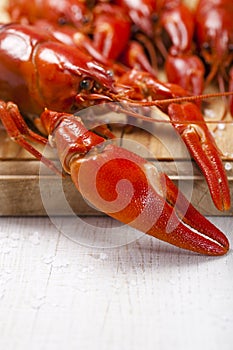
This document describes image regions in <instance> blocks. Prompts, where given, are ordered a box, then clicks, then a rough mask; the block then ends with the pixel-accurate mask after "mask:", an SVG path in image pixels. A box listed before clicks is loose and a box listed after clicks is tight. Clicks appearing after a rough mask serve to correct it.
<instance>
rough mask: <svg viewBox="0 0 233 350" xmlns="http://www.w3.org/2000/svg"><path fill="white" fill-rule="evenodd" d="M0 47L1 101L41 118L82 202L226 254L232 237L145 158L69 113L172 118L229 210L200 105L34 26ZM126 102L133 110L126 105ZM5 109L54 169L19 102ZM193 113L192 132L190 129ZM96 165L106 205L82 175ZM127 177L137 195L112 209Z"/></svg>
mask: <svg viewBox="0 0 233 350" xmlns="http://www.w3.org/2000/svg"><path fill="white" fill-rule="evenodd" d="M0 47H1V49H0V93H1V98H2V99H3V100H5V101H9V100H13V101H14V102H16V103H17V104H18V106H19V108H20V111H21V112H22V113H24V114H25V115H28V116H37V119H36V120H37V123H36V125H37V126H38V127H40V129H41V130H42V131H43V132H45V133H46V134H48V135H50V139H53V141H54V142H53V143H55V145H56V147H57V149H58V153H59V154H60V159H61V162H62V164H63V167H64V169H65V170H66V171H67V172H69V173H71V177H72V179H73V181H74V183H75V184H76V186H77V187H78V189H80V191H81V193H82V195H83V196H84V197H86V198H87V199H88V200H89V201H90V202H92V203H93V204H94V205H95V206H96V207H97V208H99V209H100V210H103V211H105V212H106V213H107V214H109V215H111V216H113V217H115V218H117V219H119V220H120V221H122V222H124V223H128V224H130V225H131V226H133V227H135V228H137V229H140V230H142V231H144V232H147V233H148V234H150V235H153V236H156V237H158V238H160V239H163V240H165V241H167V242H170V243H172V244H175V245H177V246H179V247H182V248H186V249H189V250H193V251H196V252H199V253H203V254H210V255H221V254H225V253H226V252H227V250H228V248H229V244H228V241H227V238H226V237H225V236H224V235H223V234H222V233H221V232H220V231H219V230H218V229H217V228H216V227H214V226H213V225H212V224H211V223H209V222H208V221H207V220H206V219H205V218H204V217H202V216H201V215H200V214H199V213H197V211H196V210H195V209H194V208H193V207H192V205H191V204H189V203H188V201H187V200H186V199H185V198H184V197H183V195H182V194H181V193H179V192H178V190H177V189H176V187H175V186H174V184H173V183H172V182H171V181H170V180H169V179H168V177H167V176H166V175H163V174H158V172H157V171H156V169H155V168H154V167H152V166H151V165H150V164H149V163H147V162H146V161H145V160H144V159H142V158H140V157H138V156H136V155H134V154H133V153H131V152H129V151H126V150H124V149H121V148H119V147H117V146H114V145H109V144H108V145H107V146H103V145H102V143H103V141H104V139H103V138H102V137H100V136H97V135H96V134H94V133H93V132H91V131H88V130H87V129H86V128H85V127H84V126H83V124H82V123H81V122H80V120H79V118H77V117H75V116H73V114H67V112H69V113H71V112H72V113H73V112H75V111H77V110H79V109H81V108H84V107H87V106H90V105H93V104H95V103H100V102H103V101H116V102H120V103H121V102H123V104H122V105H123V109H124V110H127V113H132V115H133V114H134V110H132V108H131V107H133V105H137V106H141V105H146V104H149V105H156V106H158V107H159V108H161V109H162V110H163V111H165V112H166V113H168V115H169V117H170V119H171V121H172V124H173V125H174V126H175V127H176V128H177V130H178V132H179V133H180V134H181V136H182V137H183V138H184V140H185V142H186V144H187V146H188V147H189V149H190V150H191V152H192V154H193V156H194V157H195V159H196V161H197V162H199V164H201V167H203V170H204V169H205V166H206V167H207V169H208V171H206V175H207V176H206V177H207V181H208V182H209V185H210V187H211V186H212V195H213V198H214V200H215V203H216V205H217V206H218V207H219V209H227V208H228V207H229V206H230V196H229V189H228V186H227V179H226V175H225V172H224V169H223V167H222V163H221V159H220V155H219V152H218V150H217V148H216V146H215V145H214V142H213V140H212V138H211V137H209V136H210V135H209V132H208V129H207V128H206V127H203V117H202V115H201V113H200V111H199V110H198V107H197V106H195V104H194V103H192V102H187V100H188V99H189V98H188V97H187V92H186V91H185V90H183V89H182V88H180V87H179V86H176V85H171V84H164V83H161V82H160V81H158V80H157V79H155V77H154V76H153V75H151V74H149V73H146V72H140V71H137V70H132V71H129V72H127V73H125V74H124V75H122V76H121V77H120V78H119V77H118V79H117V80H114V76H113V74H112V72H109V71H106V69H105V68H104V67H103V66H101V65H100V64H98V63H96V62H95V61H94V60H93V59H92V58H91V57H90V56H87V55H86V54H85V53H83V52H81V51H80V50H78V49H74V48H72V47H69V46H67V45H64V44H62V43H61V42H59V41H57V40H56V39H55V38H54V37H52V36H50V35H49V34H48V33H47V32H44V31H42V30H41V31H39V30H38V28H36V29H35V28H33V27H31V26H26V25H21V24H7V25H2V26H1V28H0ZM176 97H177V99H174V98H176ZM180 97H184V98H185V100H186V101H184V100H183V99H182V98H180ZM154 99H156V101H152V102H151V100H154ZM161 99H163V101H162V100H161ZM164 99H165V101H164ZM170 99H171V100H170ZM127 104H128V107H129V108H128V107H127V108H126V107H125V106H126V105H127ZM45 107H46V110H44V108H45ZM0 108H1V110H0V118H1V120H2V123H3V125H4V126H5V128H6V130H7V132H8V133H9V135H10V136H11V137H12V138H14V139H15V140H16V142H18V143H19V144H20V145H22V146H23V147H25V148H26V149H27V150H28V151H29V152H31V153H32V154H33V155H34V156H36V157H37V158H38V159H40V160H42V161H44V162H45V164H46V165H48V166H50V167H51V168H52V169H53V170H55V171H56V168H55V167H54V166H53V165H52V163H51V162H50V161H49V160H47V159H44V158H43V157H42V155H41V154H40V153H39V152H37V151H36V150H35V149H34V147H33V146H31V145H29V143H28V141H27V139H29V140H33V141H36V142H40V143H45V142H47V139H46V138H43V137H42V136H39V135H37V134H35V133H33V132H31V131H30V129H28V127H27V125H26V123H25V122H24V120H23V118H22V117H21V114H20V112H19V111H18V109H17V107H16V105H15V104H13V103H10V102H8V103H5V102H1V104H0ZM48 109H54V110H56V112H50V111H49V110H48ZM190 110H191V113H192V124H191V127H189V126H187V124H186V120H187V119H190V116H187V115H186V114H187V112H188V113H189V112H190ZM41 113H42V114H41ZM38 117H39V118H38ZM148 120H149V118H148ZM177 121H178V123H177ZM196 143H197V144H196ZM99 145H100V147H99ZM89 151H90V153H88V152H89ZM199 151H200V154H199V153H198V152H199ZM96 152H97V153H96ZM86 155H87V156H86ZM206 162H207V163H208V164H207V163H206ZM96 168H98V169H99V168H101V171H100V172H99V173H98V179H97V182H96V183H95V185H96V188H97V190H98V193H99V194H100V197H102V198H103V199H104V201H106V202H107V207H106V205H103V204H102V201H101V200H99V197H98V198H94V197H92V195H93V191H92V188H93V186H94V183H92V186H90V184H89V185H88V188H87V187H86V183H85V179H82V176H81V175H80V170H84V172H86V171H87V172H88V174H91V173H92V172H93V171H94V170H95V169H96ZM204 172H205V171H204ZM127 174H129V175H130V176H131V179H132V182H133V186H134V194H133V197H132V199H130V200H129V202H128V204H127V205H126V207H125V208H124V209H122V208H121V207H120V208H119V206H117V207H114V205H113V207H112V208H111V204H114V200H115V195H116V192H114V191H112V190H110V188H111V189H112V186H113V185H114V181H115V182H117V181H120V180H121V179H122V178H124V177H125V176H128V175H127ZM80 176H81V177H80ZM210 176H211V179H210ZM219 178H220V179H221V181H219ZM80 179H81V180H80ZM80 181H81V182H80ZM109 186H110V187H109ZM124 190H126V189H125V188H124ZM215 192H216V193H217V196H218V195H220V196H221V197H220V199H219V198H217V196H216V195H215ZM109 195H110V197H109ZM111 195H113V197H111ZM126 196H127V198H128V196H129V195H128V194H126ZM112 202H113V203H112ZM105 204H106V203H105ZM109 206H110V208H111V210H110V212H109ZM174 207H176V209H174ZM185 209H186V210H185ZM186 224H188V225H189V226H191V227H192V228H193V229H194V230H193V229H190V228H189V227H187V226H186ZM198 232H199V233H198Z"/></svg>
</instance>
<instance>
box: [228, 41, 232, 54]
mask: <svg viewBox="0 0 233 350" xmlns="http://www.w3.org/2000/svg"><path fill="white" fill-rule="evenodd" d="M228 50H229V52H231V53H232V52H233V44H231V43H230V44H229V45H228Z"/></svg>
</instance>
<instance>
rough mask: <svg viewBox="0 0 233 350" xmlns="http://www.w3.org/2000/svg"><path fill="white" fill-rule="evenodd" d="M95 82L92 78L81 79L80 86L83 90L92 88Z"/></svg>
mask: <svg viewBox="0 0 233 350" xmlns="http://www.w3.org/2000/svg"><path fill="white" fill-rule="evenodd" d="M92 85H93V82H92V81H91V80H90V79H83V80H82V81H80V88H81V89H82V90H87V91H88V90H91V88H92Z"/></svg>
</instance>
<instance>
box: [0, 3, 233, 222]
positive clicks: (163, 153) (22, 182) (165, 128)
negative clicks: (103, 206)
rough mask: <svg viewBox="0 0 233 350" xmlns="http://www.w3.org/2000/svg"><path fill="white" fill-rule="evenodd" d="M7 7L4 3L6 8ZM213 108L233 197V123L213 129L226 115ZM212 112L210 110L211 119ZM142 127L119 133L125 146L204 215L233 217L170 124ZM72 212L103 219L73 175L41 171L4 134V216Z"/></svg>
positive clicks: (0, 149)
mask: <svg viewBox="0 0 233 350" xmlns="http://www.w3.org/2000/svg"><path fill="white" fill-rule="evenodd" d="M6 2H7V1H6V0H4V1H3V0H0V5H4V4H6ZM0 20H1V21H7V20H8V18H7V16H5V14H4V11H2V12H0ZM213 106H214V110H215V115H211V116H210V117H209V118H208V119H211V124H209V127H210V128H211V129H212V131H213V133H214V138H215V140H216V142H217V144H218V146H219V148H220V149H221V150H222V153H223V160H224V163H225V166H226V169H228V170H227V174H228V178H229V184H230V188H231V193H232V198H233V171H232V166H233V138H232V132H233V124H231V123H228V124H225V125H224V124H223V123H217V122H216V123H215V124H213V121H214V120H217V119H218V115H219V114H220V115H221V112H220V110H221V108H220V107H219V103H218V102H216V103H215V104H214V103H213V104H212V105H211V108H212V107H213ZM211 108H209V109H208V108H207V109H206V114H207V116H208V113H209V114H210V112H211V110H212V109H211ZM219 108H220V109H219ZM155 118H158V119H161V118H164V116H161V115H157V114H155ZM162 120H163V119H162ZM139 126H140V127H139V128H138V129H134V130H133V132H131V133H126V132H124V133H122V132H121V130H119V128H116V132H117V133H118V135H119V137H120V143H121V144H122V145H123V146H126V147H127V148H129V149H132V150H133V151H135V150H136V152H138V153H139V154H140V155H142V156H145V157H146V158H149V159H150V160H152V161H155V157H156V159H157V160H158V161H159V167H160V168H161V170H162V171H164V172H166V173H167V174H168V175H169V176H170V177H171V178H172V179H173V180H174V181H175V182H176V183H177V184H178V186H179V187H180V188H181V189H182V191H183V192H184V193H186V195H187V196H188V198H189V199H191V201H192V203H193V204H194V205H195V206H196V208H197V209H198V210H200V211H201V212H202V213H203V214H206V215H232V214H233V208H232V209H231V210H230V211H229V212H227V213H220V212H218V211H217V210H216V209H215V208H214V206H213V204H212V201H211V198H210V195H209V191H208V188H207V185H206V182H205V180H204V179H203V176H202V175H201V174H200V172H199V170H198V169H197V167H196V166H195V164H194V163H193V162H192V161H191V160H190V157H189V155H187V152H186V150H185V147H184V145H183V143H182V142H181V141H180V140H179V139H178V137H177V136H176V134H175V132H174V130H173V129H172V127H171V126H170V125H168V124H167V122H166V119H164V122H163V121H162V122H158V123H155V124H154V125H153V126H150V130H149V133H148V132H145V130H144V129H146V127H145V125H144V124H140V125H139ZM151 134H152V135H153V137H152V136H151ZM154 136H155V137H154ZM48 156H49V157H50V158H51V159H53V158H54V154H53V153H51V151H48ZM55 161H56V160H55ZM41 169H42V170H41ZM61 189H62V191H61ZM48 194H49V195H48ZM44 197H46V199H45V198H44ZM64 198H65V201H67V203H68V207H69V208H68V207H67V203H64ZM44 201H46V203H45V202H44ZM47 206H48V207H47ZM67 208H68V210H67ZM70 208H72V210H73V211H74V212H75V213H77V214H80V215H100V213H99V212H98V211H96V210H95V209H93V208H91V207H90V206H89V205H88V204H87V203H86V202H85V201H84V200H83V199H82V198H81V196H80V195H79V193H78V192H77V191H76V189H75V188H74V186H73V184H72V182H71V180H70V178H69V176H67V177H66V178H65V180H63V181H62V183H61V179H59V178H58V177H57V176H55V175H54V174H52V173H51V172H50V171H49V170H47V169H45V168H44V167H42V168H40V163H39V162H38V161H36V160H34V159H33V158H32V157H31V156H30V155H28V153H27V152H25V151H24V150H22V149H21V148H20V147H19V146H17V145H16V144H15V143H14V142H12V141H11V140H10V139H9V138H8V137H7V135H6V133H5V131H4V130H3V129H2V130H0V215H2V216H3V215H16V216H17V215H26V216H35V215H36V216H37V215H38V216H40V215H46V214H48V211H49V214H52V215H69V214H70Z"/></svg>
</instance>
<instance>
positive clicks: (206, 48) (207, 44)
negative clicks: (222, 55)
mask: <svg viewBox="0 0 233 350" xmlns="http://www.w3.org/2000/svg"><path fill="white" fill-rule="evenodd" d="M202 47H203V49H204V50H205V51H207V52H210V51H211V48H210V44H209V43H208V42H204V43H203V45H202Z"/></svg>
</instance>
